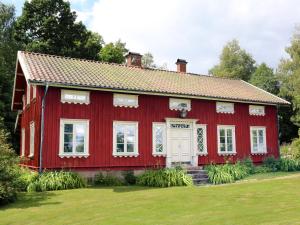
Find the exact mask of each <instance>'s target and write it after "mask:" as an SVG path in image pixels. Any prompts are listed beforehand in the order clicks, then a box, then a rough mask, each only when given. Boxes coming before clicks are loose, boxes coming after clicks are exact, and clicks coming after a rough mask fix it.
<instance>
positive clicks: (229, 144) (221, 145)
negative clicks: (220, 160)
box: [218, 125, 236, 155]
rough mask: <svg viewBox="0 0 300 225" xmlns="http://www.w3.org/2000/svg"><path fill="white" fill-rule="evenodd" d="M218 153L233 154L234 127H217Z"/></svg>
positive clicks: (234, 150) (234, 151)
mask: <svg viewBox="0 0 300 225" xmlns="http://www.w3.org/2000/svg"><path fill="white" fill-rule="evenodd" d="M218 153H219V154H220V155H222V154H224V155H226V154H235V153H236V149H235V127H234V126H227V125H219V126H218Z"/></svg>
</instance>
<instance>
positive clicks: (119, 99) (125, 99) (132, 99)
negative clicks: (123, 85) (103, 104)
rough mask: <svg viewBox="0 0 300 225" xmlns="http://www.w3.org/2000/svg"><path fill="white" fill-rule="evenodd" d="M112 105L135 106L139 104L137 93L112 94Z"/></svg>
mask: <svg viewBox="0 0 300 225" xmlns="http://www.w3.org/2000/svg"><path fill="white" fill-rule="evenodd" d="M114 106H115V107H117V106H119V107H134V108H137V107H138V106H139V99H138V95H127V94H114Z"/></svg>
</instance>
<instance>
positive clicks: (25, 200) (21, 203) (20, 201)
mask: <svg viewBox="0 0 300 225" xmlns="http://www.w3.org/2000/svg"><path fill="white" fill-rule="evenodd" d="M53 196H55V193H54V192H33V193H19V194H18V198H17V200H16V202H14V203H11V204H8V205H5V206H3V207H0V211H2V210H6V209H25V208H31V207H39V206H43V205H57V204H60V203H61V202H51V201H47V200H49V199H51V197H53Z"/></svg>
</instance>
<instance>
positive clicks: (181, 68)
mask: <svg viewBox="0 0 300 225" xmlns="http://www.w3.org/2000/svg"><path fill="white" fill-rule="evenodd" d="M186 64H187V61H185V60H184V59H177V61H176V65H177V72H179V73H186Z"/></svg>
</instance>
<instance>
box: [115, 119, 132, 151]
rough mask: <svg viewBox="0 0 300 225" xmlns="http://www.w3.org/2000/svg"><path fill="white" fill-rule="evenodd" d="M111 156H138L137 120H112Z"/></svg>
mask: <svg viewBox="0 0 300 225" xmlns="http://www.w3.org/2000/svg"><path fill="white" fill-rule="evenodd" d="M113 156H138V122H120V121H114V123H113Z"/></svg>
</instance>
